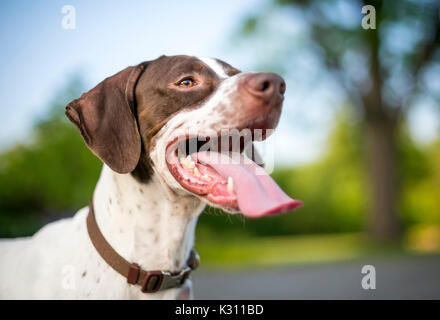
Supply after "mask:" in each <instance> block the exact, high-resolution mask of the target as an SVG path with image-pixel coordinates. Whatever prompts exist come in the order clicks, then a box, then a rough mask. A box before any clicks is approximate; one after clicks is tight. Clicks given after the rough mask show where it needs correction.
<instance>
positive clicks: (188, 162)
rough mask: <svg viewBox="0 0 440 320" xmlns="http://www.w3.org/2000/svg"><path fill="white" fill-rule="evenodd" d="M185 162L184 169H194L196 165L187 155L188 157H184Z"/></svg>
mask: <svg viewBox="0 0 440 320" xmlns="http://www.w3.org/2000/svg"><path fill="white" fill-rule="evenodd" d="M185 162H186V168H187V169H190V170H192V169H194V168H195V166H196V163H195V162H194V161H193V160H192V159H191V156H190V155H188V156H187V157H186V159H185Z"/></svg>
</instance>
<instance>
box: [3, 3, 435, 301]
mask: <svg viewBox="0 0 440 320" xmlns="http://www.w3.org/2000/svg"><path fill="white" fill-rule="evenodd" d="M65 5H71V6H73V8H74V9H75V18H76V19H75V28H74V29H65V28H63V25H62V20H63V17H65V16H66V13H63V12H62V8H63V7H64V6H65ZM364 5H372V6H373V7H374V8H375V21H374V22H375V27H376V28H375V29H364V28H363V27H362V24H361V22H362V19H363V18H365V17H366V14H365V13H362V7H363V6H364ZM369 13H371V11H370V12H369ZM0 17H1V19H0V43H2V49H1V50H0V61H1V62H0V64H1V70H2V72H1V73H0V101H1V107H0V237H3V238H4V237H19V236H29V235H32V234H33V233H34V232H35V231H37V230H38V229H39V228H40V227H41V226H43V225H44V224H46V223H48V222H50V221H53V220H56V219H59V218H63V217H69V216H72V215H73V214H74V213H75V212H76V211H77V210H78V209H79V208H81V207H83V206H86V205H87V204H88V202H89V200H90V196H91V194H92V191H93V189H94V186H95V183H96V181H97V179H98V176H99V173H100V169H101V163H100V161H99V160H98V159H97V158H95V157H94V156H93V155H92V154H91V152H90V151H89V150H88V149H87V148H86V147H85V145H84V143H83V141H82V139H81V137H80V135H79V134H78V132H77V130H76V129H75V128H74V126H73V125H72V124H71V123H69V122H68V121H67V119H66V117H65V116H64V107H65V105H66V104H67V103H68V102H70V101H71V100H72V99H74V98H77V97H79V96H80V95H81V94H82V93H83V92H85V91H87V90H89V89H90V88H92V87H93V86H95V85H96V84H97V83H98V82H100V81H101V80H103V79H104V78H105V77H107V76H110V75H112V74H114V73H116V72H118V71H119V70H121V69H123V68H125V67H126V66H128V65H134V64H137V63H139V62H141V61H144V60H150V59H155V58H156V57H158V56H160V55H162V54H166V55H173V54H189V55H196V56H207V57H217V58H220V59H222V60H225V61H226V62H228V63H230V64H231V65H233V66H235V67H237V68H239V69H241V70H244V71H272V72H277V73H279V74H281V75H282V76H283V77H284V78H285V79H286V83H287V93H286V99H285V104H284V111H283V112H284V113H283V114H282V119H281V121H280V124H279V127H278V130H277V132H276V133H275V134H274V135H273V136H272V137H270V138H269V139H268V141H267V143H268V144H273V145H274V146H275V149H276V154H275V171H274V172H273V174H272V176H273V178H274V179H275V180H276V181H277V182H278V183H279V185H280V186H281V187H282V189H284V190H285V191H286V192H287V193H288V194H289V195H290V196H292V197H294V198H296V199H301V200H302V201H303V202H304V206H303V207H302V208H300V209H299V210H296V211H295V212H293V213H289V214H285V215H282V216H274V217H266V218H262V219H259V220H249V219H245V218H243V217H241V216H230V215H227V214H225V213H222V212H220V211H218V210H215V209H213V208H207V209H206V210H205V212H204V213H203V214H202V216H201V217H200V219H199V224H198V228H197V236H196V248H197V249H198V251H199V253H200V255H201V257H202V267H201V270H200V271H198V272H197V273H196V275H195V294H196V298H247V299H252V298H265V299H271V298H280V299H293V298H300V299H301V298H440V117H439V115H440V108H439V104H440V22H439V19H440V2H439V1H435V0H423V1H416V0H412V1H411V0H405V1H392V0H389V1H353V0H346V1H344V0H328V1H318V0H297V1H294V0H243V1H233V0H226V1H222V2H214V1H201V0H199V1H191V2H178V1H161V2H159V1H156V2H147V1H130V2H123V1H93V2H91V1H70V2H69V3H66V2H65V1H47V2H43V1H38V2H37V1H34V2H24V1H14V2H1V3H0ZM368 23H369V24H370V25H371V24H372V23H373V21H372V20H371V18H370V19H369V20H368V21H367V24H368ZM366 264H371V265H373V266H375V267H376V272H377V280H376V281H377V284H376V286H377V288H376V290H368V291H366V290H363V289H362V287H361V279H362V276H363V275H362V274H361V268H362V266H363V265H366Z"/></svg>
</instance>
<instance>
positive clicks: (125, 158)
mask: <svg viewBox="0 0 440 320" xmlns="http://www.w3.org/2000/svg"><path fill="white" fill-rule="evenodd" d="M145 67H146V64H145V63H142V64H139V65H137V66H135V67H128V68H126V69H124V70H122V71H120V72H118V73H117V74H115V75H114V76H111V77H108V78H106V79H105V80H104V81H102V82H101V83H99V84H98V85H97V86H96V87H95V88H93V89H92V90H90V91H88V92H86V93H84V94H83V95H82V96H81V97H80V98H79V99H76V100H73V101H72V102H71V103H69V104H68V105H67V107H66V115H67V117H68V118H69V119H70V121H72V122H73V123H74V124H75V125H76V126H77V127H78V129H79V131H80V132H81V135H82V136H83V138H84V141H85V142H86V144H87V146H88V147H89V149H90V150H91V151H92V152H93V153H94V154H95V155H96V156H97V157H98V158H100V159H101V160H102V161H103V162H104V163H105V164H107V165H108V166H109V167H110V168H111V169H112V170H114V171H116V172H118V173H128V172H131V171H133V170H134V169H135V167H136V165H137V163H138V162H139V157H140V153H141V138H140V135H139V130H138V126H137V123H136V118H135V114H136V99H135V93H134V92H135V87H136V83H137V81H138V79H139V77H140V75H141V74H142V72H143V71H144V69H145Z"/></svg>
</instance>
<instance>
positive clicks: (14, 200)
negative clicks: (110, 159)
mask: <svg viewBox="0 0 440 320" xmlns="http://www.w3.org/2000/svg"><path fill="white" fill-rule="evenodd" d="M82 91H83V85H82V81H81V80H80V78H79V77H74V78H73V79H72V81H71V82H70V83H69V84H67V86H66V88H65V89H63V90H61V91H60V93H59V95H57V96H56V97H54V100H53V102H52V103H50V109H49V112H48V115H47V117H45V118H42V119H40V120H39V121H38V122H37V123H36V125H35V128H34V129H33V132H32V133H31V135H30V136H29V140H27V141H23V142H22V143H19V144H17V145H16V146H14V147H12V148H10V149H9V150H6V151H4V152H3V153H1V154H0V186H1V187H0V236H2V237H5V236H21V235H29V234H31V233H33V232H35V231H36V230H37V229H38V228H39V227H41V226H42V225H43V224H45V223H46V222H47V221H50V220H53V219H56V218H58V217H60V216H66V215H68V214H70V213H71V212H73V211H74V210H75V211H76V209H78V208H80V207H82V206H84V205H85V204H87V202H88V201H89V200H90V195H91V194H92V191H93V189H94V185H95V183H96V181H97V179H98V175H99V170H100V167H101V164H100V161H99V160H98V159H97V158H95V156H93V155H92V154H91V153H90V152H89V150H88V149H87V148H86V146H85V145H84V142H83V140H82V138H81V137H80V135H79V134H78V132H77V130H76V128H75V127H74V126H72V125H71V124H70V122H69V121H68V120H67V118H66V117H65V115H64V107H65V105H66V104H67V103H68V102H69V101H71V100H72V99H74V98H77V97H78V96H79V95H80V94H81V93H82ZM17 226H19V227H17Z"/></svg>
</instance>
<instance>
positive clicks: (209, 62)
mask: <svg viewBox="0 0 440 320" xmlns="http://www.w3.org/2000/svg"><path fill="white" fill-rule="evenodd" d="M199 59H200V60H202V61H203V62H204V63H206V64H207V65H208V66H209V67H210V68H211V69H212V70H214V71H215V73H217V75H218V76H219V77H220V78H227V77H228V75H227V74H226V72H225V70H224V69H223V67H222V65H221V64H220V63H218V62H217V61H216V60H215V59H212V58H199Z"/></svg>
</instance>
